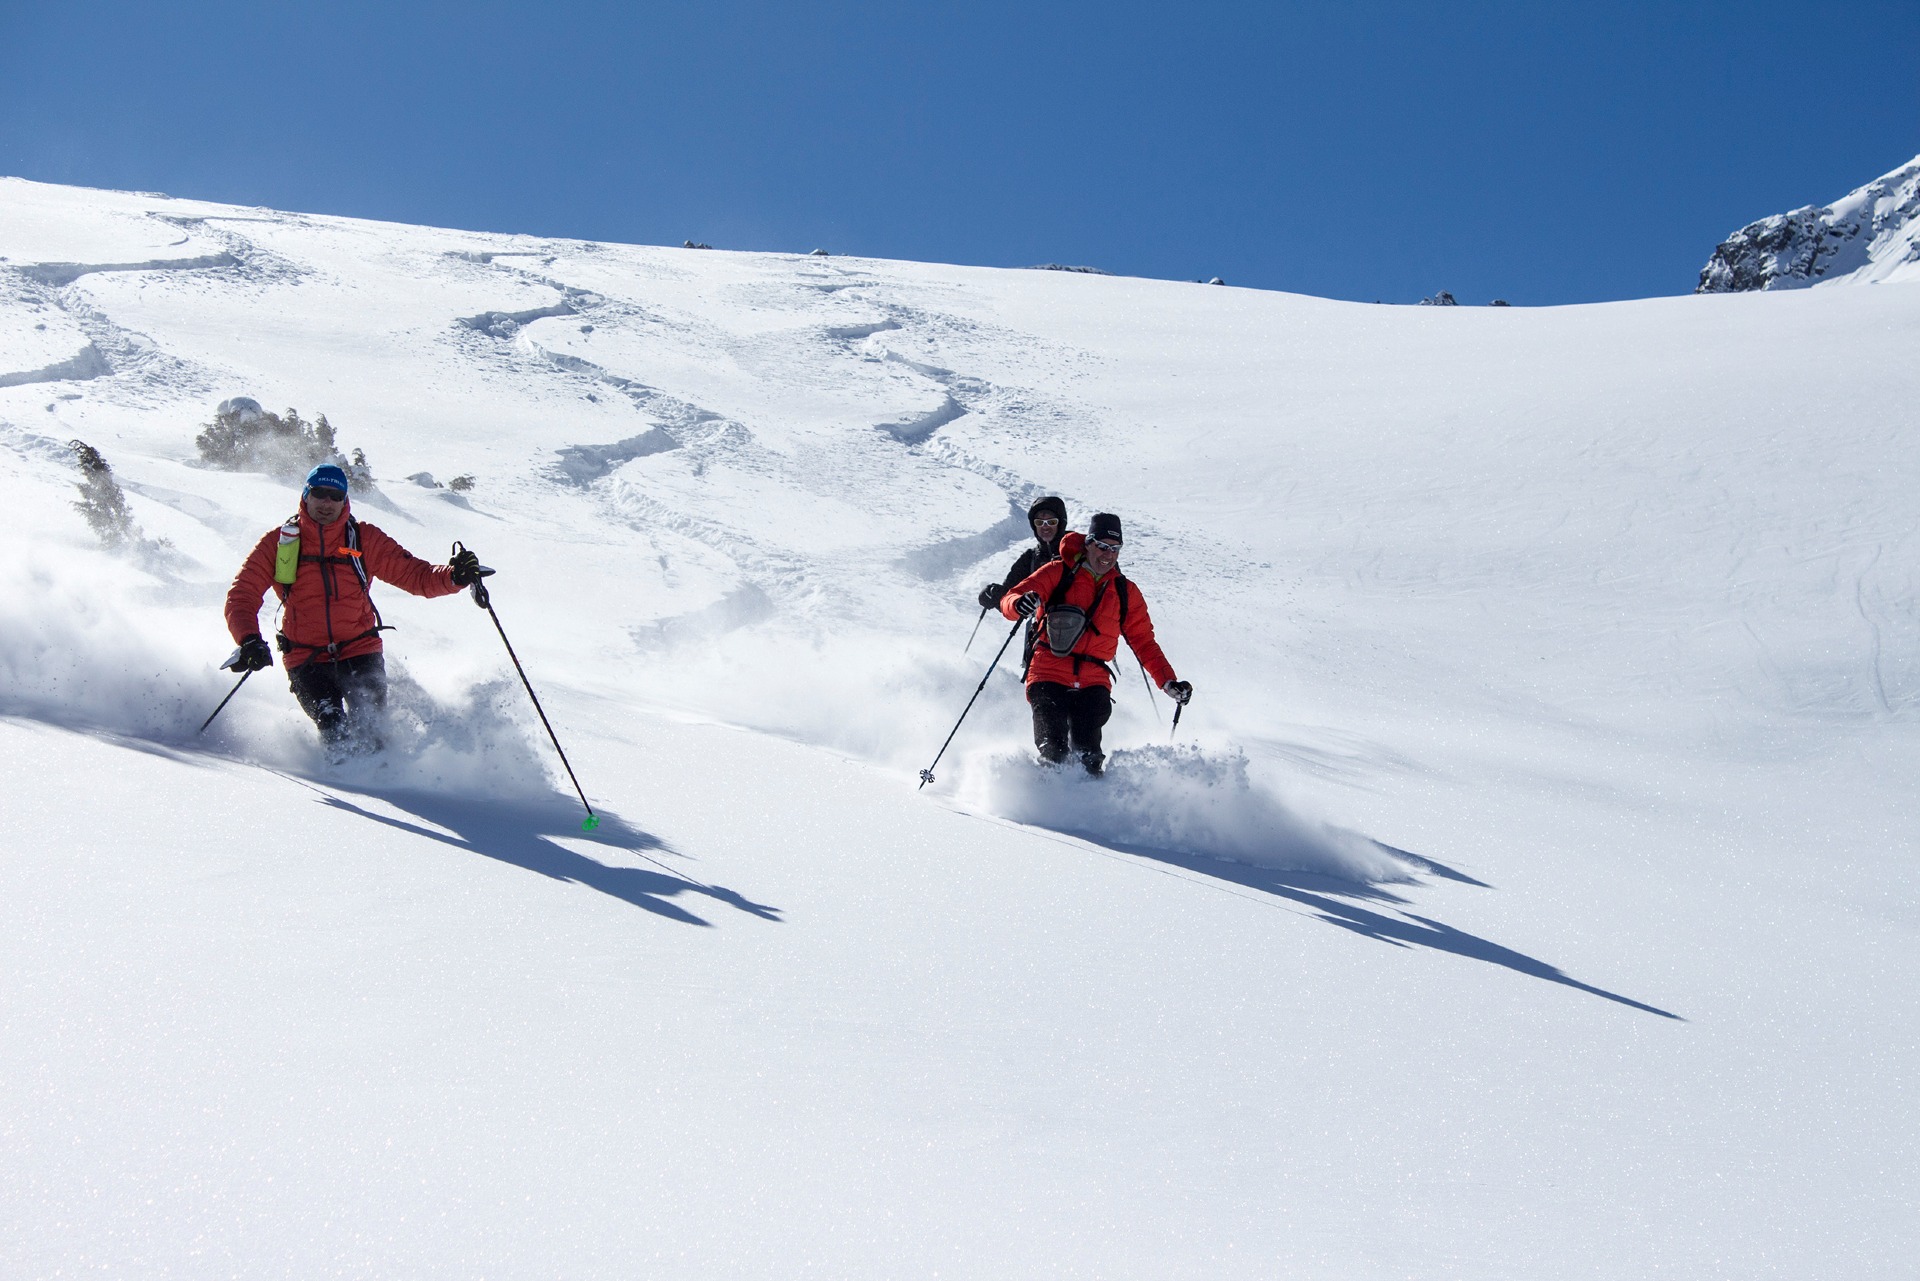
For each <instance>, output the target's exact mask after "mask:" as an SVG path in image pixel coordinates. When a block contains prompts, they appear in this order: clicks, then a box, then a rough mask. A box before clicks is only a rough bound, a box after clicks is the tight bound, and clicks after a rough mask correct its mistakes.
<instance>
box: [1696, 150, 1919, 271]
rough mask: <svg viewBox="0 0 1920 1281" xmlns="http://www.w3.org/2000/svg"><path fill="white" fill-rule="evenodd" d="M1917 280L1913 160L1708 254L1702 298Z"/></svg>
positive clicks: (1737, 235) (1746, 231) (1760, 224)
mask: <svg viewBox="0 0 1920 1281" xmlns="http://www.w3.org/2000/svg"><path fill="white" fill-rule="evenodd" d="M1915 280H1920V156H1915V157H1914V158H1913V159H1912V160H1909V161H1908V162H1907V163H1906V164H1904V165H1902V166H1900V167H1899V168H1898V169H1895V170H1893V171H1892V172H1891V173H1887V174H1883V175H1881V176H1880V177H1878V178H1875V179H1874V180H1873V181H1872V182H1870V183H1867V184H1866V185H1865V186H1862V187H1857V188H1855V189H1854V190H1853V191H1850V192H1848V193H1847V194H1846V195H1845V196H1842V197H1841V198H1840V199H1838V200H1836V201H1834V202H1833V203H1832V204H1830V205H1821V206H1814V205H1808V206H1806V207H1805V208H1802V209H1795V210H1794V211H1792V212H1791V213H1783V214H1774V215H1773V216H1772V217H1770V218H1762V219H1760V220H1759V221H1757V222H1752V223H1749V224H1747V225H1746V226H1745V227H1742V228H1741V229H1740V230H1739V231H1736V232H1734V233H1733V235H1731V236H1729V237H1728V238H1727V239H1726V240H1725V241H1723V242H1722V243H1721V244H1720V246H1719V247H1718V248H1716V249H1715V250H1714V251H1713V257H1712V258H1711V259H1710V260H1709V261H1708V262H1707V265H1706V266H1705V267H1704V268H1702V269H1701V271H1700V284H1699V287H1698V288H1697V289H1696V290H1695V292H1696V293H1703V294H1723V293H1739V292H1743V291H1747V290H1755V289H1804V288H1807V287H1809V286H1812V285H1831V284H1838V283H1841V282H1843V281H1844V282H1848V283H1852V284H1865V285H1871V284H1886V283H1893V282H1897V281H1915Z"/></svg>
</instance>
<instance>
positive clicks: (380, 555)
mask: <svg viewBox="0 0 1920 1281" xmlns="http://www.w3.org/2000/svg"><path fill="white" fill-rule="evenodd" d="M352 514H353V505H352V503H351V502H349V503H348V504H347V506H346V507H345V508H344V509H343V510H342V512H341V515H340V519H338V520H336V521H334V522H333V524H331V525H325V526H323V525H320V524H317V523H316V522H315V521H314V519H313V517H311V516H309V515H308V514H307V510H306V506H305V504H302V505H301V508H300V568H299V571H298V572H297V573H296V574H295V575H294V579H293V585H292V586H291V587H283V586H281V585H280V584H278V583H276V582H274V581H273V567H274V560H275V557H276V554H277V553H278V551H279V547H280V531H279V530H278V529H270V530H268V531H267V533H266V535H265V537H263V538H261V540H260V541H259V542H257V543H255V544H254V546H253V550H252V551H251V552H250V553H248V555H247V559H246V563H245V564H243V565H241V566H240V572H239V573H238V574H235V575H234V576H233V586H232V587H229V588H228V589H227V630H228V631H229V632H231V633H232V634H233V639H234V640H236V641H241V640H245V639H246V638H247V637H249V636H253V635H256V634H258V633H259V631H260V601H261V598H262V597H264V596H265V595H266V594H267V592H268V590H269V589H274V590H277V591H278V592H279V594H280V602H281V615H280V634H281V635H282V636H285V637H286V638H287V640H289V641H290V642H292V644H293V648H292V650H291V651H289V652H288V653H287V656H286V660H285V662H286V665H287V667H288V668H289V669H291V668H295V667H302V666H305V665H306V664H307V663H309V662H312V661H313V660H314V659H316V658H317V659H319V660H321V661H322V662H334V661H336V660H338V659H342V658H358V657H359V656H360V655H362V654H375V653H378V652H379V651H380V648H381V646H380V634H379V633H378V632H376V631H375V630H374V628H376V627H378V626H379V625H380V615H379V614H378V612H376V611H375V610H374V607H373V598H372V597H371V596H370V595H368V594H367V589H366V587H365V586H363V585H362V584H361V582H360V575H358V574H356V573H355V572H354V570H353V561H354V558H355V557H356V556H357V557H358V558H359V561H360V567H361V568H362V569H364V570H366V571H367V577H368V578H369V579H373V578H378V579H380V580H381V581H382V582H387V583H392V584H393V585H394V586H395V587H398V588H400V589H401V590H402V591H408V592H412V593H413V594H414V595H415V596H449V595H452V594H453V593H454V592H457V591H459V590H460V589H459V588H458V587H455V586H454V585H453V571H452V570H450V569H448V568H447V567H446V566H444V565H429V564H428V563H427V562H426V561H424V560H421V559H420V558H419V557H418V556H415V555H414V554H413V553H411V552H409V551H408V550H407V549H406V548H404V547H402V546H401V545H400V544H399V543H396V542H394V541H393V539H391V538H389V537H388V536H387V535H386V534H384V533H382V532H381V531H380V530H379V529H378V528H376V527H375V526H373V525H369V524H366V523H365V522H364V521H363V522H359V523H358V535H359V543H360V547H359V550H358V551H357V552H356V551H355V550H354V549H352V548H350V547H348V546H347V521H348V520H350V519H352ZM330 647H331V648H330Z"/></svg>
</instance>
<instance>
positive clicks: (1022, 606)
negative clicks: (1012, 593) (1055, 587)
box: [1013, 592, 1042, 618]
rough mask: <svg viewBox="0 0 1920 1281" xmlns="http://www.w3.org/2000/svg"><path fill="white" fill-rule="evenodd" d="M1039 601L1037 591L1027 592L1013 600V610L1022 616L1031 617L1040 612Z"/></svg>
mask: <svg viewBox="0 0 1920 1281" xmlns="http://www.w3.org/2000/svg"><path fill="white" fill-rule="evenodd" d="M1041 603H1042V602H1041V600H1040V593H1039V592H1028V593H1027V594H1026V595H1025V596H1022V597H1021V598H1020V599H1019V600H1017V601H1015V602H1013V612H1014V613H1016V614H1018V615H1020V617H1022V618H1032V617H1033V616H1034V615H1035V614H1037V613H1039V612H1040V605H1041Z"/></svg>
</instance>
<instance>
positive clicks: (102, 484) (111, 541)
mask: <svg viewBox="0 0 1920 1281" xmlns="http://www.w3.org/2000/svg"><path fill="white" fill-rule="evenodd" d="M68 444H69V446H70V447H71V448H72V449H73V457H74V463H75V465H76V466H78V467H79V468H80V476H81V480H80V483H79V484H78V485H76V486H74V488H75V489H78V490H79V491H80V501H79V502H77V503H75V504H74V505H73V508H74V510H75V511H77V512H79V513H80V514H81V515H82V516H84V517H86V518H87V524H88V525H89V526H90V527H91V528H92V529H93V532H94V533H95V534H97V535H98V536H99V538H100V545H101V546H102V547H105V548H106V549H107V550H108V551H115V552H134V553H138V554H139V555H140V557H141V558H143V559H146V560H148V561H155V560H164V559H166V558H168V557H169V556H171V554H172V552H173V544H172V543H169V542H168V541H167V540H166V539H164V538H159V539H155V538H148V537H147V536H146V535H145V534H143V533H142V532H141V530H140V526H139V524H138V523H136V522H135V521H134V519H133V512H132V511H131V510H130V509H129V508H128V507H127V496H126V494H125V493H124V492H122V491H121V489H120V482H119V481H117V480H115V479H114V478H113V468H112V467H111V466H110V465H108V463H107V460H106V458H105V457H104V456H103V455H102V454H101V453H100V451H99V450H97V449H95V448H94V447H93V446H92V445H89V444H88V443H87V442H86V441H84V440H75V441H69V442H68Z"/></svg>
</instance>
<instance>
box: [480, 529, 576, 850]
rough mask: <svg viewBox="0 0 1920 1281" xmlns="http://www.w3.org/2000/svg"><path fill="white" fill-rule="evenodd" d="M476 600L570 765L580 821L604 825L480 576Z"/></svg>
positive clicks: (486, 571)
mask: <svg viewBox="0 0 1920 1281" xmlns="http://www.w3.org/2000/svg"><path fill="white" fill-rule="evenodd" d="M465 550H466V548H465V547H462V546H461V545H460V544H459V543H455V544H454V545H453V555H454V556H458V555H459V554H460V553H461V552H463V551H465ZM449 559H451V557H450V558H449ZM480 572H481V574H482V575H486V574H491V573H492V572H493V571H492V570H490V569H486V568H482V569H481V571H480ZM473 603H474V604H476V605H478V606H479V607H480V608H481V609H484V610H486V611H487V617H488V618H491V619H492V620H493V630H494V631H496V632H499V633H500V643H501V644H502V645H505V646H506V647H507V657H508V658H510V659H512V660H513V670H514V671H516V672H519V673H520V683H521V684H522V685H525V686H526V687H527V697H528V698H530V699H532V700H533V710H534V711H536V712H538V713H540V723H541V724H542V725H544V726H546V727H547V737H548V738H550V739H552V740H553V750H554V751H556V752H558V753H560V764H561V765H563V766H565V767H566V771H567V777H568V778H569V779H572V780H573V790H574V791H575V792H578V793H579V794H580V803H581V804H582V805H585V806H586V807H587V817H586V819H585V821H583V822H582V823H581V824H580V829H581V830H582V831H586V832H591V831H592V830H593V829H594V828H596V827H598V826H600V816H599V815H598V814H595V813H594V812H593V806H592V805H591V804H589V803H588V801H587V793H586V791H585V789H583V788H582V787H581V786H580V780H579V779H578V778H576V777H575V776H574V773H573V764H572V763H571V762H570V761H568V760H567V753H566V749H565V748H563V747H561V746H560V736H559V735H558V734H556V733H554V732H553V722H551V721H549V720H548V719H547V709H546V708H544V707H542V706H540V696H539V695H538V694H536V693H534V692H533V682H532V681H530V680H528V679H527V669H526V668H524V667H522V666H520V656H519V655H518V654H516V653H514V652H513V642H512V641H510V640H508V639H507V629H506V628H504V627H502V626H501V625H500V615H498V614H496V613H494V612H493V597H492V596H490V595H489V594H488V593H487V586H486V584H485V583H483V582H481V581H480V580H479V579H475V580H474V582H473Z"/></svg>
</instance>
